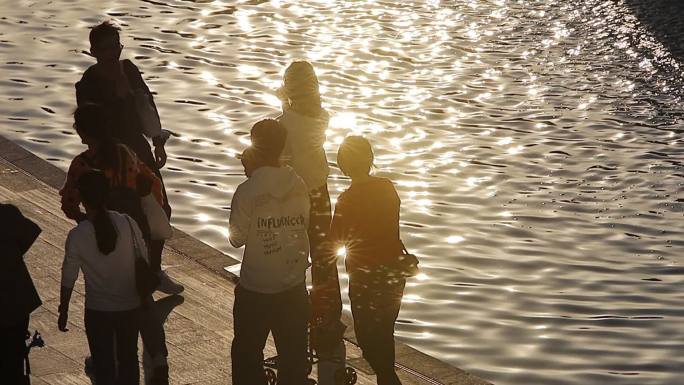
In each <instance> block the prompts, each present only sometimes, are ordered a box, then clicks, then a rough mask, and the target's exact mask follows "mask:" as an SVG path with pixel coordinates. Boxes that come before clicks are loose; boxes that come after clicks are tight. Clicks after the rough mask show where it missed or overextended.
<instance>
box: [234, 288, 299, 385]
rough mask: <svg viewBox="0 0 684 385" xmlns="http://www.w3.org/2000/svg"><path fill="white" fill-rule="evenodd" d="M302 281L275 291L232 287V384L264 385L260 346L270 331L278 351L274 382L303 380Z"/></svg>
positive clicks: (295, 383)
mask: <svg viewBox="0 0 684 385" xmlns="http://www.w3.org/2000/svg"><path fill="white" fill-rule="evenodd" d="M308 312H309V300H308V295H307V292H306V285H305V284H304V282H302V283H301V284H300V285H297V286H296V287H294V288H292V289H288V290H286V291H283V292H280V293H275V294H262V293H256V292H253V291H250V290H247V289H245V288H244V287H242V286H240V285H238V286H236V288H235V304H234V305H233V320H234V323H235V338H233V345H232V347H231V353H230V354H231V360H232V366H233V384H234V385H266V377H265V376H264V365H263V361H264V347H265V346H266V339H267V338H268V333H269V332H272V333H273V339H274V340H275V345H276V349H277V351H278V385H303V384H306V380H307V365H308V362H307V319H308V317H309V314H308Z"/></svg>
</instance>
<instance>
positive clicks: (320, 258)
mask: <svg viewBox="0 0 684 385" xmlns="http://www.w3.org/2000/svg"><path fill="white" fill-rule="evenodd" d="M309 201H310V202H311V210H310V211H309V228H308V229H307V235H308V236H309V246H310V248H311V261H312V262H313V263H314V264H329V263H330V262H331V257H333V258H332V259H333V260H334V254H332V251H331V250H330V249H329V248H328V247H327V245H326V244H325V241H326V238H327V236H328V233H329V232H330V221H331V220H332V214H331V207H330V194H329V193H328V186H327V185H323V186H321V187H319V188H318V189H316V190H312V191H311V192H310V193H309ZM314 281H317V278H316V277H314Z"/></svg>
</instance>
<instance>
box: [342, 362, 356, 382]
mask: <svg viewBox="0 0 684 385" xmlns="http://www.w3.org/2000/svg"><path fill="white" fill-rule="evenodd" d="M344 379H345V382H344V384H345V385H354V384H356V380H358V376H357V375H356V370H354V368H352V367H349V366H347V367H346V368H344Z"/></svg>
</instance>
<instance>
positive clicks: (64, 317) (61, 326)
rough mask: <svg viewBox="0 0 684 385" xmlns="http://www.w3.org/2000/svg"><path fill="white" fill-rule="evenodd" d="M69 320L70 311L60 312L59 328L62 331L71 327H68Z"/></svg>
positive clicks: (66, 330)
mask: <svg viewBox="0 0 684 385" xmlns="http://www.w3.org/2000/svg"><path fill="white" fill-rule="evenodd" d="M68 320H69V313H68V312H65V311H64V312H59V318H57V328H59V331H61V332H68V331H69V329H67V327H66V326H67V321H68Z"/></svg>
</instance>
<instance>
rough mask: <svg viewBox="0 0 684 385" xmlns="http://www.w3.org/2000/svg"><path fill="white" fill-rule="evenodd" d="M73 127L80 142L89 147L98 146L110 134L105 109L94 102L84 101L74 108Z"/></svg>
mask: <svg viewBox="0 0 684 385" xmlns="http://www.w3.org/2000/svg"><path fill="white" fill-rule="evenodd" d="M74 128H75V129H76V133H78V136H80V137H81V142H82V143H83V144H85V145H87V146H88V147H90V148H94V147H98V146H99V145H100V144H102V143H103V142H106V141H107V140H109V139H111V135H112V134H111V131H110V126H109V120H108V118H107V111H106V109H105V108H104V107H102V105H100V104H95V103H85V104H82V105H80V106H78V107H77V108H76V111H74Z"/></svg>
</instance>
